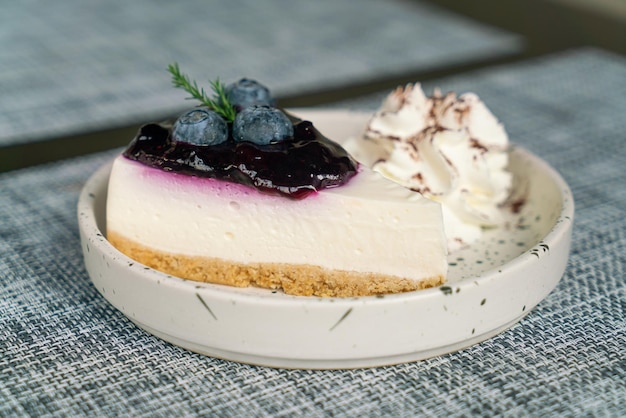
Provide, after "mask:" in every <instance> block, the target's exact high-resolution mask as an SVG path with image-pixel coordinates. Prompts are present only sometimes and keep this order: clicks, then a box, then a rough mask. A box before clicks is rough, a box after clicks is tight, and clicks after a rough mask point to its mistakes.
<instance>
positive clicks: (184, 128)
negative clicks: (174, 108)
mask: <svg viewBox="0 0 626 418" xmlns="http://www.w3.org/2000/svg"><path fill="white" fill-rule="evenodd" d="M172 136H173V137H174V139H175V140H176V141H178V142H185V143H188V144H193V145H217V144H221V143H222V142H224V141H226V139H228V125H227V124H226V121H225V120H224V119H223V118H222V117H221V116H220V115H218V114H217V113H215V112H214V111H212V110H211V109H209V108H207V107H199V108H195V109H192V110H190V111H188V112H186V113H183V114H182V115H181V116H180V117H179V118H178V120H177V121H176V122H175V123H174V128H173V130H172Z"/></svg>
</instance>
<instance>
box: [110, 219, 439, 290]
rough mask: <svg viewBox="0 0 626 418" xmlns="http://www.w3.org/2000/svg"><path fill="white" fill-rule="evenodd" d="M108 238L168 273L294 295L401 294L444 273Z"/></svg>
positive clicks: (430, 283) (424, 285) (112, 234)
mask: <svg viewBox="0 0 626 418" xmlns="http://www.w3.org/2000/svg"><path fill="white" fill-rule="evenodd" d="M107 239H108V240H109V242H110V243H111V244H112V245H113V246H114V247H115V248H117V249H118V250H119V251H120V252H122V253H123V254H125V255H127V256H128V257H130V258H132V259H133V260H135V261H138V262H140V263H142V264H145V265H146V266H148V267H151V268H153V269H155V270H159V271H161V272H164V273H166V274H171V275H172V276H177V277H180V278H183V279H187V280H193V281H197V282H205V283H215V284H223V285H228V286H235V287H249V286H255V287H260V288H265V289H273V290H283V291H284V292H285V293H287V294H290V295H296V296H322V297H354V296H373V295H382V294H389V293H402V292H410V291H414V290H421V289H427V288H431V287H436V286H439V285H441V284H443V283H444V281H445V279H444V278H443V277H442V276H436V277H428V278H424V279H422V280H419V281H415V280H411V279H406V278H400V277H396V276H389V275H383V274H374V273H359V272H352V271H344V270H329V269H325V268H322V267H319V266H313V265H309V264H282V263H238V262H232V261H227V260H222V259H217V258H210V257H200V256H187V255H181V254H171V253H167V252H163V251H159V250H155V249H153V248H149V247H146V246H144V245H141V244H138V243H136V242H134V241H132V240H130V239H128V238H126V237H124V236H122V235H120V234H118V233H115V232H113V231H108V232H107Z"/></svg>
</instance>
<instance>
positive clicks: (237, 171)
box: [124, 121, 358, 199]
mask: <svg viewBox="0 0 626 418" xmlns="http://www.w3.org/2000/svg"><path fill="white" fill-rule="evenodd" d="M231 131H232V130H231ZM124 156H125V157H127V158H129V159H131V160H135V161H138V162H141V163H143V164H145V165H148V166H151V167H154V168H158V169H161V170H164V171H173V172H176V173H181V174H186V175H190V176H196V177H209V178H215V179H218V180H223V181H229V182H233V183H239V184H243V185H247V186H250V187H254V188H256V189H257V190H259V191H260V192H263V193H268V194H274V195H281V196H286V197H289V198H293V199H303V198H305V197H307V196H309V195H310V194H312V193H315V192H317V191H319V190H322V189H326V188H332V187H338V186H341V185H342V184H345V183H347V182H348V180H350V178H352V177H353V176H354V175H355V174H356V172H357V166H358V164H357V162H356V161H355V160H354V159H353V158H352V157H351V156H350V155H349V154H348V153H347V152H346V151H345V150H344V149H343V148H342V147H341V146H340V145H338V144H336V143H335V142H333V141H331V140H329V139H327V138H325V137H324V136H323V135H322V134H320V133H319V131H317V130H316V129H315V127H314V126H313V124H312V123H311V122H308V121H295V122H294V137H293V138H290V139H286V140H285V141H282V142H279V143H277V144H270V145H256V144H253V143H250V142H239V143H237V142H235V141H234V140H233V139H232V137H230V138H229V139H228V140H227V141H226V142H224V143H222V144H219V145H211V146H198V145H192V144H188V143H184V142H176V141H175V140H174V138H172V137H171V126H166V125H160V124H148V125H144V126H143V127H141V129H140V130H139V133H138V134H137V136H136V137H135V138H134V139H133V140H132V142H131V143H130V144H129V145H128V147H127V148H126V150H125V151H124Z"/></svg>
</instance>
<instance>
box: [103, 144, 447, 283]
mask: <svg viewBox="0 0 626 418" xmlns="http://www.w3.org/2000/svg"><path fill="white" fill-rule="evenodd" d="M107 228H109V230H112V231H115V232H117V233H119V234H121V235H123V236H125V237H126V238H128V239H131V240H133V241H136V242H138V243H140V244H143V245H145V246H148V247H152V248H154V249H156V250H160V251H165V252H170V253H176V254H187V255H197V256H206V257H217V258H221V259H225V260H232V261H234V262H241V263H247V262H267V263H293V264H313V265H318V266H321V267H325V268H328V269H338V270H349V271H358V272H371V273H379V274H388V275H394V276H398V277H406V278H411V279H415V280H419V279H422V278H425V277H433V276H439V275H442V276H444V277H445V274H446V271H447V262H446V245H445V236H444V235H443V227H442V214H441V207H440V205H439V204H437V203H435V202H432V201H430V200H428V199H425V198H424V197H422V196H421V195H420V194H418V193H413V192H410V191H409V190H407V189H405V188H403V187H400V186H398V185H396V184H395V183H393V182H391V181H388V180H386V179H384V178H383V177H382V176H381V175H379V174H378V173H375V172H373V171H371V170H369V169H367V168H365V167H363V168H362V170H361V172H359V173H358V174H357V175H356V176H355V177H354V178H353V179H352V180H350V182H349V183H348V184H347V185H344V186H341V187H337V188H334V189H327V190H324V191H322V192H320V193H317V194H315V195H312V196H309V197H307V198H305V199H303V200H299V201H297V200H291V199H287V198H284V197H277V196H269V195H264V194H261V193H259V192H257V191H256V190H254V189H251V188H248V187H245V186H241V185H236V184H232V183H227V182H222V181H218V180H212V179H200V178H194V177H189V176H185V175H180V174H175V173H165V172H162V171H159V170H156V169H152V168H149V167H146V166H143V165H142V164H140V163H137V162H133V161H130V160H128V159H126V158H124V157H122V156H120V157H118V158H117V159H116V161H115V163H114V165H113V170H112V172H111V177H110V180H109V194H108V200H107Z"/></svg>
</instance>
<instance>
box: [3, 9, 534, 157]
mask: <svg viewBox="0 0 626 418" xmlns="http://www.w3.org/2000/svg"><path fill="white" fill-rule="evenodd" d="M0 28H1V29H0V97H1V98H0V145H9V144H17V143H27V142H29V141H36V140H41V139H45V138H50V137H59V136H64V135H70V134H76V133H82V132H86V131H92V130H96V129H106V128H109V127H111V126H124V125H128V124H132V123H136V122H138V121H142V120H144V119H150V118H152V117H156V116H159V117H162V116H163V115H166V114H167V115H169V114H170V113H173V112H177V111H179V110H181V109H182V108H183V107H184V106H185V103H184V102H183V101H182V99H183V98H184V97H185V94H184V93H183V92H178V91H175V90H174V89H172V88H170V81H169V80H170V79H169V75H168V74H167V73H166V72H165V69H166V67H167V65H168V64H169V63H171V62H174V61H178V62H179V63H180V65H181V67H182V69H183V70H184V71H185V72H188V73H190V74H191V75H192V76H193V77H194V78H197V79H198V81H199V82H202V83H204V82H205V81H206V80H207V79H208V78H212V79H213V78H215V77H221V78H222V80H223V81H225V82H230V81H234V80H236V79H238V78H239V77H242V76H248V77H254V78H257V79H259V80H260V81H263V82H264V83H266V84H267V85H268V86H270V87H271V88H272V89H273V90H274V92H275V93H277V94H300V93H303V92H306V91H307V90H315V89H317V88H320V87H324V88H327V87H331V86H333V85H342V84H345V83H349V82H353V81H359V80H360V81H364V80H368V79H371V78H372V77H378V76H390V75H394V74H395V73H401V72H403V71H408V70H420V69H421V70H429V69H434V68H440V67H447V66H452V65H455V64H460V63H467V62H473V61H477V60H481V59H485V58H490V57H498V56H502V55H505V54H512V53H515V52H518V51H519V50H520V49H521V46H522V44H521V39H520V38H519V37H517V36H516V35H513V34H510V33H507V32H503V31H500V30H496V29H493V28H489V27H486V26H483V25H481V24H478V23H473V22H471V21H469V20H467V19H464V18H461V17H457V16H456V15H453V14H450V13H448V12H445V11H443V10H439V9H436V8H433V7H432V6H428V5H426V4H422V3H419V2H418V1H402V0H396V1H382V0H361V1H358V2H357V1H351V0H322V1H315V2H311V1H307V0H294V1H282V0H281V1H272V2H258V1H253V0H229V1H228V2H222V1H218V0H210V1H207V0H189V1H169V2H168V1H151V0H135V1H132V2H129V1H126V0H110V1H106V2H85V1H82V0H64V1H61V2H59V1H57V2H51V1H46V0H27V1H14V2H9V1H6V2H3V4H2V12H1V13H0Z"/></svg>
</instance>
